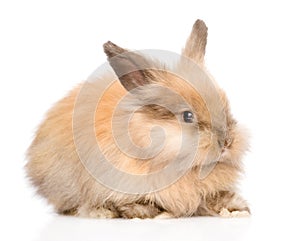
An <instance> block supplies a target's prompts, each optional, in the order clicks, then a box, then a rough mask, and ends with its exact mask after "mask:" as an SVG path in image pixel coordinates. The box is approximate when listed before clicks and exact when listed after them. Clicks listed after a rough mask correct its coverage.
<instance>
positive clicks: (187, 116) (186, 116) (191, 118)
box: [182, 111, 194, 123]
mask: <svg viewBox="0 0 300 241" xmlns="http://www.w3.org/2000/svg"><path fill="white" fill-rule="evenodd" d="M182 117H183V120H184V122H186V123H193V121H194V114H193V113H192V112H190V111H184V112H183V113H182Z"/></svg>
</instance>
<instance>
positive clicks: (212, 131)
mask: <svg viewBox="0 0 300 241" xmlns="http://www.w3.org/2000/svg"><path fill="white" fill-rule="evenodd" d="M206 41H207V27H206V25H205V24H204V22H203V21H201V20H197V21H196V22H195V24H194V26H193V29H192V32H191V35H190V36H189V38H188V40H187V42H186V45H185V47H184V49H183V51H182V56H181V58H179V59H178V61H177V63H176V64H175V65H174V66H173V67H172V69H171V68H170V69H169V68H166V67H164V66H163V65H162V64H161V63H157V62H156V61H154V60H152V59H150V58H147V57H145V56H144V55H143V54H140V53H138V52H131V51H127V50H125V49H123V48H121V47H119V46H117V45H115V44H113V43H112V42H107V43H106V44H104V51H105V53H106V54H107V56H108V61H109V63H110V65H111V67H112V68H113V70H114V72H115V73H116V75H117V76H118V79H119V80H120V82H121V84H122V85H123V87H124V88H125V89H126V90H127V94H126V95H125V96H124V97H123V98H122V99H121V100H120V102H119V104H118V106H117V107H116V109H115V111H114V113H115V114H114V115H115V117H114V118H113V120H112V129H113V135H114V138H115V141H116V142H117V143H118V145H119V147H120V149H122V150H123V151H125V152H126V153H127V155H128V156H129V157H131V158H134V159H135V160H137V159H138V160H140V159H142V160H143V161H149V160H150V163H151V167H152V169H153V170H157V169H158V168H162V167H164V166H166V165H167V164H168V163H170V162H172V161H174V160H175V161H176V162H178V165H179V166H182V165H183V166H185V162H189V164H190V166H189V168H197V166H199V167H200V166H209V165H210V166H211V165H212V164H215V163H217V162H227V163H228V164H230V165H235V166H237V167H238V166H239V165H240V159H241V156H242V154H243V153H244V152H245V150H246V149H247V138H246V134H245V131H243V129H242V128H241V127H240V126H239V125H238V123H237V122H236V120H235V119H234V118H233V117H232V115H231V112H230V108H229V103H228V100H227V97H226V95H225V93H224V92H223V91H222V90H221V89H220V88H219V87H218V86H217V85H216V83H215V81H214V80H213V79H212V78H211V77H210V75H209V74H208V73H207V71H206V70H205V67H204V54H205V47H206ZM142 160H141V161H142Z"/></svg>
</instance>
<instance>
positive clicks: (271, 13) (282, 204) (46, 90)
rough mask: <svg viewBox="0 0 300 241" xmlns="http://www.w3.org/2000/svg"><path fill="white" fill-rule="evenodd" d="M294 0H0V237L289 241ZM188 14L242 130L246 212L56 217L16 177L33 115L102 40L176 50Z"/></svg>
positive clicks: (295, 166)
mask: <svg viewBox="0 0 300 241" xmlns="http://www.w3.org/2000/svg"><path fill="white" fill-rule="evenodd" d="M299 10H300V9H299V6H298V4H297V1H253V0H252V1H247V2H246V1H218V2H217V1H211V0H210V1H206V2H202V1H199V0H198V1H188V0H186V1H182V2H180V3H178V2H175V1H155V0H152V1H149V2H142V1H136V2H134V1H128V0H127V1H119V2H116V1H111V0H110V1H105V2H101V1H81V2H79V1H54V0H52V1H47V2H46V1H29V0H28V1H13V0H12V1H1V2H0V31H1V32H0V81H1V93H0V98H1V99H0V105H1V106H0V107H1V108H0V111H1V112H0V113H1V119H0V121H1V125H0V128H1V129H0V141H1V143H0V144H1V159H2V160H1V161H0V165H1V166H0V170H1V175H0V178H1V182H0V183H1V184H0V185H1V198H0V202H1V219H0V220H1V223H2V224H1V228H0V229H1V231H0V239H1V240H23V241H25V240H43V241H45V240H126V239H128V240H129V239H130V240H275V239H278V240H283V239H284V240H299V239H300V235H299V230H298V229H299V223H300V222H299V214H300V212H299V204H300V197H299V183H300V182H299V181H300V178H299V177H300V174H299V167H300V165H299V162H300V158H299V154H298V153H299V136H300V135H299V134H300V127H299V123H300V115H299V107H298V106H299V103H300V94H299V91H300V86H299V82H300V70H299V64H300V63H299V56H300V47H299V46H300V34H299V29H300V27H299V25H300V14H299ZM197 18H201V19H203V20H205V22H206V24H207V25H208V28H209V38H208V46H207V58H206V60H207V66H208V68H209V70H210V71H211V72H212V74H213V75H214V76H215V78H216V80H217V81H218V83H219V84H220V85H221V86H222V87H223V88H224V89H225V90H226V92H227V94H228V96H229V99H230V101H231V105H232V110H233V113H234V115H235V116H236V118H237V119H238V120H239V121H240V122H242V123H244V124H245V125H246V126H248V128H249V129H250V131H251V133H252V140H251V143H252V148H251V153H249V154H248V155H247V156H246V158H245V166H246V173H245V177H244V178H243V180H242V182H241V191H242V193H243V195H244V196H245V198H246V199H247V200H249V203H250V205H251V209H252V213H253V215H252V217H251V218H244V219H221V218H190V219H178V220H89V219H79V218H67V217H59V216H57V215H55V214H53V213H52V210H51V207H49V206H47V205H46V202H45V201H44V200H43V199H41V198H39V197H37V196H35V195H34V191H33V190H32V189H31V188H30V187H29V185H28V183H27V181H26V180H25V178H24V173H23V169H22V168H23V166H24V164H25V162H26V161H25V155H24V153H25V151H26V148H27V147H28V146H29V144H30V141H31V140H32V136H33V133H34V129H35V128H36V126H37V125H38V124H39V122H40V121H41V119H42V117H43V114H44V113H45V111H46V110H47V109H48V108H50V106H51V105H52V104H53V103H55V102H56V101H57V100H58V99H60V98H61V97H63V96H64V94H65V93H66V92H67V91H68V90H69V89H71V88H72V87H73V86H75V85H76V84H77V83H79V82H80V81H82V80H84V79H86V78H87V77H88V76H89V74H91V73H92V71H94V70H95V69H96V68H97V67H98V66H99V65H101V64H102V63H103V62H104V61H105V59H106V58H105V55H104V53H103V52H102V44H103V43H104V42H106V41H107V40H111V41H113V42H116V43H117V44H119V45H120V46H124V47H126V48H131V49H144V48H157V49H166V50H170V51H174V52H180V50H181V48H182V47H183V45H184V43H185V40H186V38H187V36H188V34H189V32H190V30H191V27H192V24H193V23H194V21H195V20H196V19H197Z"/></svg>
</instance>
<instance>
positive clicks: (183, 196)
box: [26, 20, 249, 218]
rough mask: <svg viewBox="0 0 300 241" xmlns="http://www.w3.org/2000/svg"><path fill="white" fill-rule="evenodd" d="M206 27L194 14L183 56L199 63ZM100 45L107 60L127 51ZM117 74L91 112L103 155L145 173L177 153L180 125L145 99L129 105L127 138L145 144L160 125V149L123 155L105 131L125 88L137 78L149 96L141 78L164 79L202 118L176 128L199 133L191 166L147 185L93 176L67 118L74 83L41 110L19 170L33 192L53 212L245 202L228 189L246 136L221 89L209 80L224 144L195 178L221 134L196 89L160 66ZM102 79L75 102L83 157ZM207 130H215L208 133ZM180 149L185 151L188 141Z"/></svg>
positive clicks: (238, 206) (153, 210)
mask: <svg viewBox="0 0 300 241" xmlns="http://www.w3.org/2000/svg"><path fill="white" fill-rule="evenodd" d="M206 30H207V28H206V26H205V24H204V23H203V22H202V21H200V20H197V21H196V23H195V25H194V27H193V31H192V34H191V36H190V38H189V39H188V41H187V43H186V46H185V48H184V50H183V56H185V57H187V58H190V59H192V60H193V61H194V62H195V63H196V64H197V65H198V66H201V68H203V69H204V67H203V64H204V63H203V58H204V53H205V45H206V36H207V32H206ZM104 48H105V52H106V53H107V55H108V57H109V61H110V60H111V58H112V57H114V56H116V54H122V53H124V52H126V50H124V49H122V48H120V47H118V46H116V45H113V44H112V43H110V42H109V43H107V44H106V45H104ZM139 59H140V57H139ZM116 61H117V62H114V63H111V64H112V66H113V68H114V70H115V72H116V74H117V75H118V69H117V68H118V64H119V62H118V59H117V60H116ZM130 63H132V62H130ZM122 64H123V62H122ZM184 65H185V64H182V65H180V64H179V65H178V67H177V68H181V71H184V68H186V67H187V66H184ZM204 71H205V69H204ZM129 77H134V78H135V80H136V82H135V83H132V82H129V81H130V79H131V78H129ZM99 78H100V79H102V80H105V79H107V78H112V75H110V74H108V73H104V74H103V76H100V77H99ZM119 80H120V82H119V81H118V80H117V81H115V82H114V83H113V84H112V85H111V86H110V87H109V88H108V89H107V90H106V92H105V94H104V96H102V98H101V100H99V102H98V106H97V109H96V112H95V122H94V125H95V135H96V139H97V142H98V147H99V148H100V149H101V151H102V153H103V154H104V155H105V157H106V158H107V159H108V160H110V161H111V163H112V164H113V165H114V166H115V167H117V168H118V169H120V170H122V171H126V172H128V173H132V174H147V173H150V172H153V171H157V170H160V169H161V168H163V167H165V166H167V164H169V162H171V161H172V159H173V157H174V156H176V155H177V154H178V150H179V147H180V145H181V143H180V138H179V137H180V135H181V131H180V126H179V124H178V122H177V121H176V119H175V117H174V115H172V114H170V113H167V111H166V110H164V109H160V108H156V107H155V108H153V107H151V106H150V107H149V108H151V109H149V108H148V107H146V108H145V109H144V110H140V111H138V112H136V113H134V115H133V118H132V120H131V122H130V126H129V131H130V134H131V135H132V136H131V137H132V141H133V142H134V143H135V144H136V145H138V146H140V147H146V146H147V145H149V143H151V139H150V138H149V131H150V130H151V128H152V127H153V126H155V125H160V126H163V127H164V128H165V130H166V133H167V134H166V143H165V146H164V148H163V151H162V152H160V153H159V155H157V156H155V157H153V158H150V159H148V160H139V159H138V158H132V157H129V156H128V155H125V154H124V153H122V151H120V150H119V149H118V148H117V146H116V143H115V140H114V137H113V135H112V124H111V120H112V116H113V113H114V109H115V107H116V106H117V104H118V102H119V101H120V100H121V99H122V97H124V96H125V95H126V93H127V90H131V89H132V88H133V87H134V85H138V86H140V87H141V90H140V91H141V92H140V93H142V94H143V95H145V96H148V97H149V96H151V95H153V93H154V92H153V89H152V90H149V89H147V88H148V87H147V84H149V83H152V84H153V83H154V85H159V86H163V87H167V88H168V89H171V90H173V91H174V92H176V93H178V94H179V95H180V96H182V97H183V99H184V100H185V101H186V102H187V103H188V104H189V105H190V106H191V107H192V108H193V110H195V115H196V117H197V119H198V120H199V123H200V122H201V123H202V124H201V125H200V126H199V127H198V126H197V127H195V126H193V125H188V124H185V125H184V130H183V131H184V132H186V133H190V134H189V135H191V136H192V135H196V134H197V131H195V130H198V129H197V128H199V131H200V133H201V135H202V136H203V139H201V141H200V143H199V148H198V150H197V158H196V160H195V162H194V163H193V165H192V166H191V168H190V169H189V170H187V172H186V173H185V175H183V176H182V177H181V178H179V179H178V180H177V181H176V182H174V183H172V184H171V185H170V186H168V187H166V188H164V189H161V190H157V191H155V192H150V193H141V194H130V193H122V192H119V191H117V190H112V189H110V188H108V187H106V186H104V185H103V184H101V183H99V182H98V181H97V180H96V179H95V178H93V177H92V176H91V175H90V173H89V171H88V170H87V169H86V168H85V167H84V165H83V163H82V162H81V161H80V159H79V157H78V154H77V152H76V147H75V144H74V136H73V134H74V133H73V129H72V122H73V113H74V105H75V102H76V98H77V97H78V95H79V93H80V91H81V88H82V85H80V86H78V87H77V88H75V89H74V90H72V91H71V92H70V93H69V94H68V95H67V96H66V97H65V98H64V99H62V100H61V101H59V102H58V103H57V104H56V105H55V106H54V107H53V108H52V109H51V110H50V111H49V112H48V114H47V116H46V118H45V120H44V121H43V123H42V124H41V125H40V127H39V129H38V131H37V133H36V137H35V139H34V141H33V143H32V144H31V146H30V148H29V150H28V159H29V162H28V163H27V165H26V170H27V173H28V177H29V178H30V179H31V181H32V183H33V184H34V186H36V187H37V191H38V193H39V194H41V195H42V196H44V197H45V198H46V199H47V200H48V201H49V203H51V204H52V205H53V206H54V207H55V209H56V210H57V212H59V213H62V214H69V215H77V216H84V217H98V218H116V217H122V218H136V217H138V218H154V217H156V216H158V217H159V216H160V215H162V214H168V216H169V217H187V216H193V215H194V216H198V215H219V213H220V212H221V210H222V208H226V209H228V210H229V211H243V210H249V209H248V207H247V204H246V203H245V201H244V200H243V199H241V198H240V197H237V194H235V188H236V183H237V180H238V178H239V174H240V172H241V171H242V165H241V156H242V155H243V153H244V152H245V151H246V149H247V137H246V135H245V132H244V131H243V130H242V128H240V127H239V125H237V124H236V121H235V120H234V119H233V117H232V116H231V114H230V109H229V104H228V101H227V98H226V96H225V94H224V93H223V91H222V90H221V89H220V88H218V87H216V88H217V90H218V93H219V95H220V96H221V100H222V105H223V107H222V110H224V112H225V113H226V125H227V130H226V133H225V134H226V138H225V137H224V138H225V139H224V138H223V137H222V138H223V139H222V141H223V142H224V143H223V144H222V145H224V147H222V148H225V149H226V151H225V152H224V154H223V155H222V157H221V158H220V159H219V161H218V162H217V163H216V166H215V168H214V169H213V170H212V172H210V173H209V175H208V176H207V177H206V178H204V179H201V178H199V172H200V167H201V165H202V167H203V166H205V160H204V158H203V155H204V154H203V153H205V152H206V151H207V150H208V148H213V150H215V151H214V153H215V155H217V154H218V153H220V148H219V146H218V141H220V138H221V136H222V135H220V136H219V134H218V131H216V130H215V129H214V128H215V127H214V126H211V121H210V118H211V117H210V113H209V111H208V109H207V106H206V104H205V102H204V100H203V99H202V98H201V97H200V96H199V94H198V93H197V92H196V90H195V89H194V88H193V87H192V86H191V85H190V84H188V83H187V82H185V81H183V80H182V79H181V78H180V77H179V76H176V75H174V74H172V73H169V72H168V71H164V70H159V71H158V70H144V71H136V72H134V73H133V74H132V75H131V76H130V74H128V76H125V77H124V76H123V77H121V76H120V77H119ZM102 82H103V81H97V82H95V83H90V84H88V88H89V90H90V91H89V95H87V96H86V99H85V101H84V103H79V104H80V106H79V108H78V109H77V113H78V116H79V117H80V118H79V121H80V122H81V123H82V148H83V150H86V151H85V153H86V157H89V158H90V157H93V152H92V149H93V148H95V147H94V146H91V145H92V144H91V142H90V140H89V136H86V135H85V131H84V128H85V124H86V122H88V120H87V117H86V113H85V111H86V109H85V107H86V105H88V104H89V103H90V102H92V101H93V100H95V99H97V98H98V95H97V94H98V93H97V91H96V90H97V85H101V83H102ZM122 85H123V86H122ZM124 87H125V88H124ZM126 89H127V90H126ZM149 98H150V97H149ZM153 98H163V96H162V95H160V94H159V93H158V94H157V96H155V94H154V96H153ZM140 101H141V104H145V102H144V101H145V100H143V99H142V100H140ZM164 101H165V102H167V103H170V105H172V102H173V101H172V99H170V100H168V99H167V97H166V98H165V99H164ZM146 104H147V103H146ZM128 106H129V104H128ZM175 107H176V106H175ZM128 108H129V107H128ZM147 108H148V109H147ZM163 116H164V117H163ZM137 130H138V131H137ZM211 133H213V134H214V135H213V136H214V137H213V138H212V139H210V137H211ZM221 134H224V133H221ZM98 147H97V148H98ZM184 151H186V152H187V153H188V152H189V148H188V145H187V146H186V147H185V149H184ZM95 161H96V158H95ZM92 165H93V163H92ZM111 178H114V177H111ZM116 181H118V182H121V181H126V180H116Z"/></svg>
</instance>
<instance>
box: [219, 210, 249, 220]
mask: <svg viewBox="0 0 300 241" xmlns="http://www.w3.org/2000/svg"><path fill="white" fill-rule="evenodd" d="M219 215H220V216H221V217H223V218H242V217H248V216H250V213H249V211H247V210H240V211H231V212H230V211H229V210H228V209H227V208H222V209H221V211H220V212H219Z"/></svg>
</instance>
